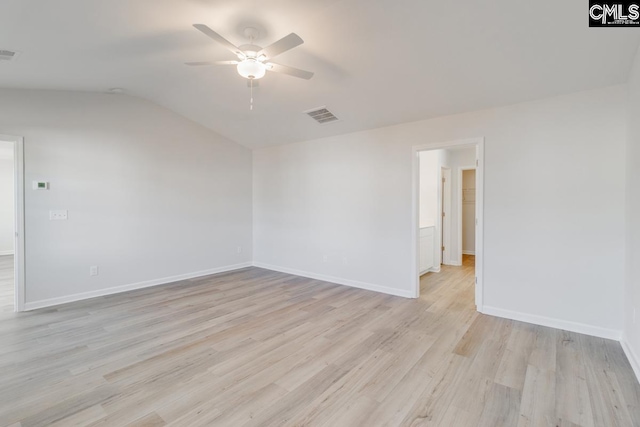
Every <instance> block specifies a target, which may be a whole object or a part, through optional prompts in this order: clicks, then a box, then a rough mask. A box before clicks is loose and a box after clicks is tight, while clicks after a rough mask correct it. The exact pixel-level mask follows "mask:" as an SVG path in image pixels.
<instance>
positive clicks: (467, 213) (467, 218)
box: [462, 169, 476, 254]
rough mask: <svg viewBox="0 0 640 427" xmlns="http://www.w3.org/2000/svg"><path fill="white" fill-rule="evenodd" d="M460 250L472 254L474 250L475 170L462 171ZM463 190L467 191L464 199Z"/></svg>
mask: <svg viewBox="0 0 640 427" xmlns="http://www.w3.org/2000/svg"><path fill="white" fill-rule="evenodd" d="M462 190H463V196H462V197H463V202H462V252H463V253H469V254H474V253H475V251H476V202H475V192H476V171H475V169H471V170H464V171H462ZM464 190H467V191H468V195H467V197H468V200H464V197H465V196H464Z"/></svg>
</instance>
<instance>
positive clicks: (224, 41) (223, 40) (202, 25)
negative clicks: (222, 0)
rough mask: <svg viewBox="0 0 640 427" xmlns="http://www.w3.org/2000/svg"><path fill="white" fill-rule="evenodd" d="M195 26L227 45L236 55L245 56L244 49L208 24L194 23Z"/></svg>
mask: <svg viewBox="0 0 640 427" xmlns="http://www.w3.org/2000/svg"><path fill="white" fill-rule="evenodd" d="M193 26H194V27H195V28H196V29H198V30H200V31H202V32H203V33H204V34H205V35H207V36H209V37H210V38H212V39H213V40H215V41H217V42H218V43H220V44H221V45H222V46H224V47H226V48H227V49H228V50H230V51H231V52H233V53H234V54H235V55H237V56H244V53H242V51H241V50H240V49H238V47H237V46H235V45H234V44H233V43H231V42H230V41H229V40H227V39H225V38H224V37H222V36H221V35H220V34H218V33H216V32H215V31H213V30H212V29H211V28H209V27H207V26H206V25H204V24H193Z"/></svg>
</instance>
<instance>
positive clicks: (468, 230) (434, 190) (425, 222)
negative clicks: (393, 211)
mask: <svg viewBox="0 0 640 427" xmlns="http://www.w3.org/2000/svg"><path fill="white" fill-rule="evenodd" d="M414 152H415V155H416V161H415V164H414V169H415V170H414V172H415V174H414V180H415V181H414V183H416V184H417V185H414V190H415V191H414V206H415V216H416V218H415V222H414V224H415V227H416V233H415V236H416V242H415V243H416V245H415V247H414V248H415V251H416V259H417V260H416V263H417V266H416V297H419V296H420V293H421V290H422V291H423V292H424V291H425V290H429V289H434V288H435V287H442V286H448V285H447V283H445V282H455V281H456V280H458V279H460V278H463V277H464V279H465V280H467V279H468V280H472V281H473V284H474V285H475V295H476V298H475V299H476V306H477V307H478V309H480V308H481V305H482V281H481V272H482V249H481V245H482V197H481V195H482V176H483V175H482V153H483V140H482V139H475V140H465V141H454V142H451V143H445V144H437V145H430V146H421V147H414Z"/></svg>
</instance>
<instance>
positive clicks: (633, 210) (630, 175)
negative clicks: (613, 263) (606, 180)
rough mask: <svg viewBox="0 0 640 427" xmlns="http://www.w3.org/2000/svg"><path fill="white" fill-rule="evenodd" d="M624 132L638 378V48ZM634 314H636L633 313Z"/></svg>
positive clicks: (629, 300)
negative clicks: (626, 126) (625, 139)
mask: <svg viewBox="0 0 640 427" xmlns="http://www.w3.org/2000/svg"><path fill="white" fill-rule="evenodd" d="M628 102H629V108H628V113H627V118H628V135H627V155H626V159H627V221H626V224H627V246H626V247H627V251H626V253H627V258H626V267H627V268H626V294H625V302H626V304H625V328H624V329H625V330H624V335H625V336H624V342H625V344H626V345H627V346H628V347H627V349H629V350H630V354H629V352H628V354H629V356H630V357H629V359H630V360H631V361H632V364H633V365H634V368H635V369H636V375H637V376H638V377H639V378H640V131H639V130H638V125H637V123H638V117H640V49H639V50H638V53H637V55H636V59H635V64H634V67H633V69H632V71H631V76H630V80H629V96H628ZM634 313H635V316H634Z"/></svg>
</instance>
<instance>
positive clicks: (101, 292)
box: [24, 262, 252, 311]
mask: <svg viewBox="0 0 640 427" xmlns="http://www.w3.org/2000/svg"><path fill="white" fill-rule="evenodd" d="M251 266H252V263H251V262H244V263H241V264H234V265H227V266H224V267H217V268H212V269H209V270H202V271H196V272H194V273H187V274H180V275H177V276H169V277H163V278H161V279H153V280H146V281H144V282H138V283H130V284H128V285H122V286H114V287H112V288H105V289H98V290H95V291H90V292H82V293H79V294H72V295H66V296H63V297H56V298H50V299H45V300H40V301H31V302H26V303H25V304H24V309H25V311H29V310H36V309H38V308H45V307H52V306H56V305H60V304H66V303H68V302H74V301H80V300H85V299H89V298H95V297H102V296H105V295H112V294H119V293H121V292H127V291H133V290H135V289H143V288H149V287H151V286H158V285H166V284H167V283H173V282H178V281H180V280H186V279H193V278H196V277H202V276H209V275H211V274H217V273H224V272H226V271H233V270H239V269H241V268H247V267H251Z"/></svg>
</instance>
